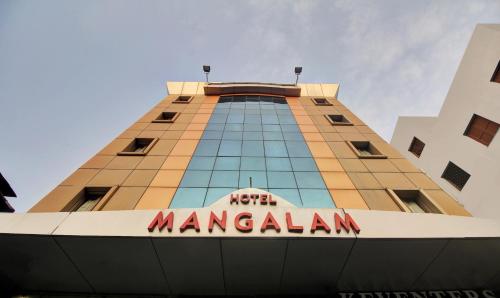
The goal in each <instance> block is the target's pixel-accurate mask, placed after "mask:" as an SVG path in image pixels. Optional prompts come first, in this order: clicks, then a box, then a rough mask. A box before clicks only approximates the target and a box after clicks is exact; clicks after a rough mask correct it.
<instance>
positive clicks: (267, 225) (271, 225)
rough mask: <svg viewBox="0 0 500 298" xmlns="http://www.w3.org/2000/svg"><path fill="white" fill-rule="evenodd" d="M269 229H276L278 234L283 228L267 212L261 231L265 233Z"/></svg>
mask: <svg viewBox="0 0 500 298" xmlns="http://www.w3.org/2000/svg"><path fill="white" fill-rule="evenodd" d="M268 229H274V230H275V231H276V232H278V233H279V232H280V231H281V227H280V225H279V224H278V222H277V221H276V219H275V218H274V216H273V215H272V214H271V212H267V215H266V218H264V221H263V222H262V226H260V231H261V232H262V233H264V232H265V231H266V230H268Z"/></svg>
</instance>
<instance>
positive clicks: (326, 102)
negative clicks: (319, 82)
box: [311, 97, 333, 106]
mask: <svg viewBox="0 0 500 298" xmlns="http://www.w3.org/2000/svg"><path fill="white" fill-rule="evenodd" d="M317 99H324V100H325V103H318V102H317V101H316V100H317ZM311 101H312V102H313V103H314V105H316V106H333V104H332V103H331V102H330V100H328V98H326V97H311Z"/></svg>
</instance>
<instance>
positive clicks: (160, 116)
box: [152, 111, 180, 123]
mask: <svg viewBox="0 0 500 298" xmlns="http://www.w3.org/2000/svg"><path fill="white" fill-rule="evenodd" d="M166 113H173V114H174V116H173V117H172V118H171V119H164V118H162V117H163V116H164V115H165V114H166ZM179 115H180V112H174V111H163V112H161V113H160V114H159V115H158V117H156V119H154V120H153V121H152V122H153V123H174V122H175V120H177V118H178V117H179Z"/></svg>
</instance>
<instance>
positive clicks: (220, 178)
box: [210, 171, 239, 187]
mask: <svg viewBox="0 0 500 298" xmlns="http://www.w3.org/2000/svg"><path fill="white" fill-rule="evenodd" d="M238 179H239V171H213V172H212V178H211V179H210V187H238Z"/></svg>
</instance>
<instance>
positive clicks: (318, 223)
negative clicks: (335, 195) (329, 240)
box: [311, 212, 331, 233]
mask: <svg viewBox="0 0 500 298" xmlns="http://www.w3.org/2000/svg"><path fill="white" fill-rule="evenodd" d="M317 230H323V231H325V232H327V233H330V231H331V229H330V227H329V226H328V225H327V224H326V222H325V221H324V220H323V219H322V218H321V216H319V214H318V213H316V212H314V217H313V220H312V224H311V233H314V232H316V231H317Z"/></svg>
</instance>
